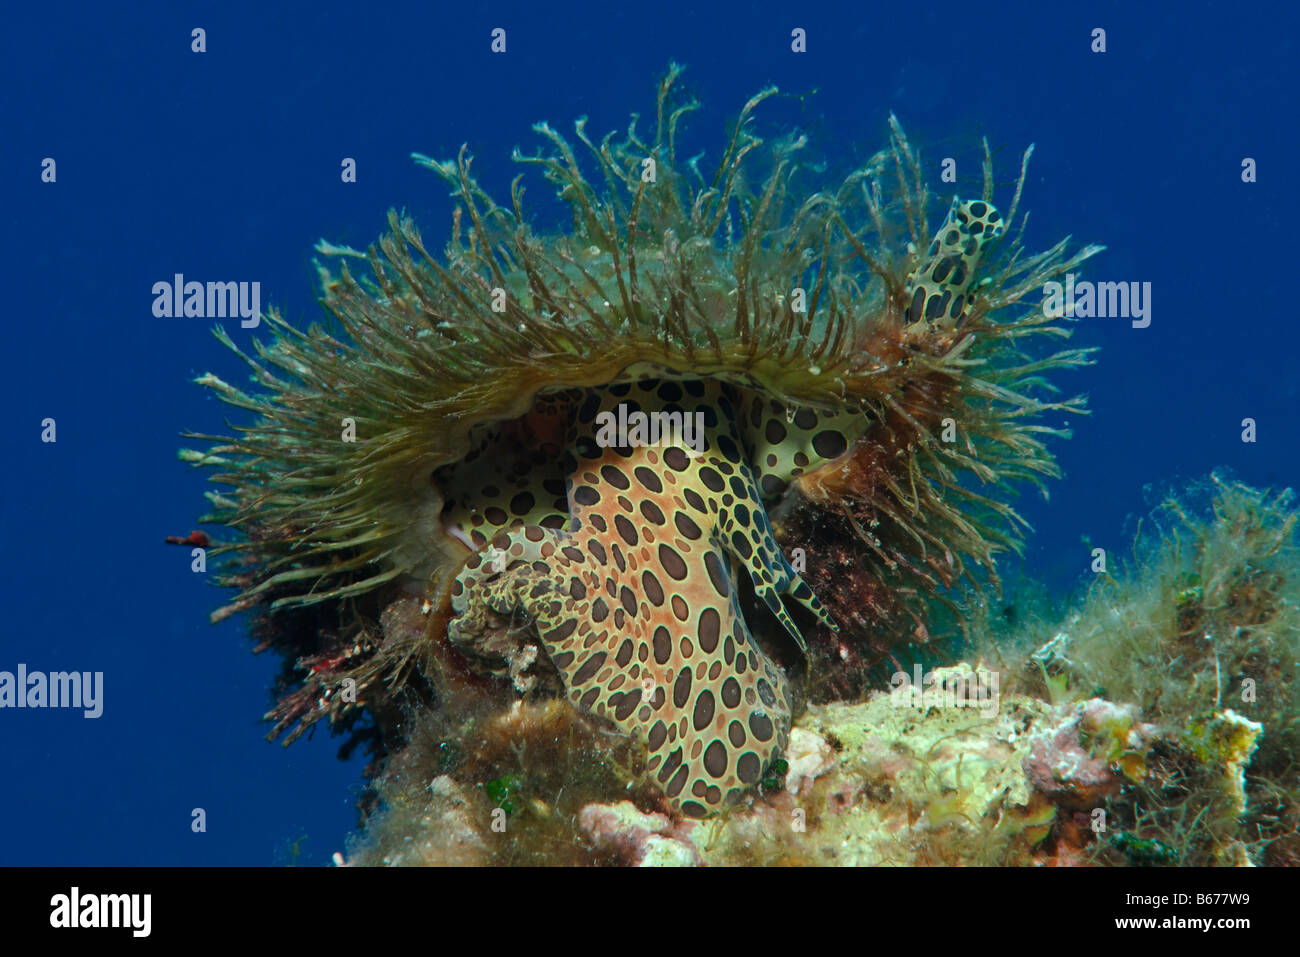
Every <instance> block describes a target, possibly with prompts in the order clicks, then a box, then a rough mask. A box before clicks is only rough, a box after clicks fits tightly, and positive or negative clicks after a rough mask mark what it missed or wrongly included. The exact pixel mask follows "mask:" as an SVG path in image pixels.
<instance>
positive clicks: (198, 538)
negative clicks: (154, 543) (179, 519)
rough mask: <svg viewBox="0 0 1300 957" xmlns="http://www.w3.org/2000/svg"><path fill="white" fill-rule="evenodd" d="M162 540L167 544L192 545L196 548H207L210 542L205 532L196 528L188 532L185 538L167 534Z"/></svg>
mask: <svg viewBox="0 0 1300 957" xmlns="http://www.w3.org/2000/svg"><path fill="white" fill-rule="evenodd" d="M163 541H164V542H166V543H167V544H168V545H194V546H196V547H198V548H207V547H208V546H209V545H210V544H211V542H210V541H209V540H208V536H207V534H206V533H205V532H200V531H198V530H197V529H196V530H194V531H192V532H190V533H189V535H187V536H186V537H185V538H181V537H180V536H179V535H168V536H167V537H166V538H164V539H163Z"/></svg>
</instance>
